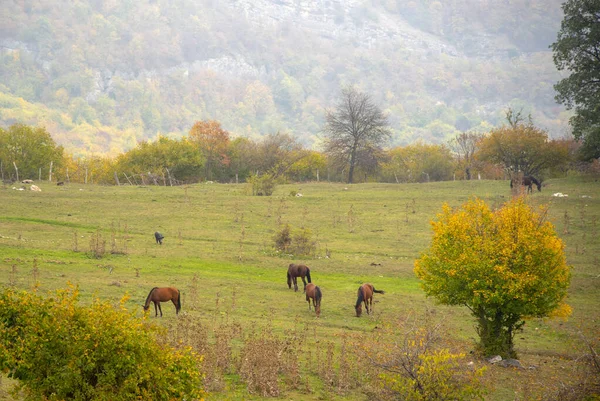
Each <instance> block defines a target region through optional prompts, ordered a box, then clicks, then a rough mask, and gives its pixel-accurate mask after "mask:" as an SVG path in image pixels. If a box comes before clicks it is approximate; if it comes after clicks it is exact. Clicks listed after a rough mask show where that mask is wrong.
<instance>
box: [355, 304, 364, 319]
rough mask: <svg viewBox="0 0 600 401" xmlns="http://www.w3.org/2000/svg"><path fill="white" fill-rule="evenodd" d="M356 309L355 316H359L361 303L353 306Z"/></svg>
mask: <svg viewBox="0 0 600 401" xmlns="http://www.w3.org/2000/svg"><path fill="white" fill-rule="evenodd" d="M354 309H355V310H356V317H360V315H362V304H358V305H356V306H355V307H354Z"/></svg>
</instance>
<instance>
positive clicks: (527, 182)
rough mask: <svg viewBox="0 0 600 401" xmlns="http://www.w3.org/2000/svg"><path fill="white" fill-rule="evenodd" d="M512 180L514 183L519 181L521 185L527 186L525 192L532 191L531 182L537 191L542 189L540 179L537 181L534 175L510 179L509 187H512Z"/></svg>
mask: <svg viewBox="0 0 600 401" xmlns="http://www.w3.org/2000/svg"><path fill="white" fill-rule="evenodd" d="M513 181H514V183H515V184H516V183H518V182H519V181H520V182H521V185H523V186H526V187H527V193H531V192H533V188H532V187H533V184H535V186H536V187H537V189H538V191H540V192H541V191H542V183H541V182H540V181H538V180H537V179H536V178H535V177H534V176H532V175H526V176H525V177H523V178H522V179H520V180H519V179H518V178H516V179H514V180H510V187H511V188H512V187H513Z"/></svg>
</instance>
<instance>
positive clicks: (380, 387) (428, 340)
mask: <svg viewBox="0 0 600 401" xmlns="http://www.w3.org/2000/svg"><path fill="white" fill-rule="evenodd" d="M447 338H448V334H447V332H446V329H445V328H444V326H443V325H442V324H441V323H435V322H433V321H432V320H431V319H430V317H429V316H424V317H422V316H418V317H416V316H415V314H414V313H409V314H407V315H406V316H405V317H403V318H401V319H398V320H396V321H388V322H382V323H381V326H380V330H378V331H377V332H375V333H374V334H373V335H372V336H371V337H369V338H364V339H363V340H362V341H361V343H360V344H357V345H356V347H355V348H356V349H357V350H358V351H357V352H358V353H359V354H360V356H361V359H362V365H363V367H364V370H363V372H362V380H363V381H364V385H365V391H366V392H367V393H370V394H371V395H372V396H373V398H377V399H383V400H397V399H401V400H406V401H434V400H483V399H484V398H483V396H484V394H485V388H484V386H483V385H482V383H481V376H482V375H483V372H484V368H479V369H477V368H475V367H470V366H469V365H468V364H467V361H466V360H465V359H466V355H465V354H464V353H462V352H457V351H455V350H454V348H455V347H454V346H453V345H452V344H449V343H448V341H447Z"/></svg>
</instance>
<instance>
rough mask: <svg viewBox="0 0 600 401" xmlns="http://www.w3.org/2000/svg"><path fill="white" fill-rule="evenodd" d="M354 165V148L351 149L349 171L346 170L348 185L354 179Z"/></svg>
mask: <svg viewBox="0 0 600 401" xmlns="http://www.w3.org/2000/svg"><path fill="white" fill-rule="evenodd" d="M355 163H356V146H354V148H353V149H352V153H351V154H350V169H349V170H348V184H352V180H353V179H354V164H355Z"/></svg>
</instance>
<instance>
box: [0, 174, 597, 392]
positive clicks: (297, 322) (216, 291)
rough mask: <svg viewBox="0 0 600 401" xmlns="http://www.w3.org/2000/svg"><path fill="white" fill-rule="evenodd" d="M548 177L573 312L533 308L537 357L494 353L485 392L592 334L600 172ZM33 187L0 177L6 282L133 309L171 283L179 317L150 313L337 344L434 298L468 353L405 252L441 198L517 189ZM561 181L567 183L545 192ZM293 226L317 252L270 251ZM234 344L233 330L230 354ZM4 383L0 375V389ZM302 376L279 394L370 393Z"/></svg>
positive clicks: (520, 387) (542, 368) (540, 201)
mask: <svg viewBox="0 0 600 401" xmlns="http://www.w3.org/2000/svg"><path fill="white" fill-rule="evenodd" d="M544 184H545V186H544V188H543V189H542V192H537V191H536V192H534V193H533V194H531V195H528V199H529V201H530V202H531V203H532V204H535V205H547V206H548V216H547V217H548V219H549V220H550V221H552V222H553V224H554V225H555V228H556V231H557V233H558V234H559V236H560V237H561V238H562V239H563V240H564V242H565V251H566V254H567V260H568V263H569V264H570V265H571V266H572V268H573V269H572V272H573V277H572V282H571V287H570V291H569V298H568V303H569V305H571V306H572V308H573V314H572V316H570V317H569V318H568V319H532V320H529V321H527V323H526V325H525V327H524V330H523V331H522V332H521V333H519V334H518V335H517V337H516V340H515V342H516V349H517V352H518V354H519V357H520V360H521V362H522V363H523V365H524V366H533V367H534V368H532V369H526V370H513V369H507V368H502V367H497V366H488V370H487V371H486V373H485V374H484V382H485V384H486V385H487V386H488V388H489V390H488V395H487V396H486V399H489V400H498V401H499V400H508V399H510V400H513V399H515V400H516V399H518V400H524V399H529V398H527V397H530V399H537V398H536V397H541V396H542V395H543V394H545V392H547V391H552V390H553V389H555V388H556V386H559V385H560V383H563V382H564V383H570V382H573V381H575V380H577V378H578V377H577V374H578V373H577V372H578V363H577V358H578V357H579V356H580V355H581V354H582V352H584V351H585V349H584V348H585V347H584V343H583V341H582V339H581V338H582V337H581V335H583V336H584V337H585V338H587V339H589V340H590V341H598V340H599V335H598V333H599V330H598V328H599V320H598V319H599V318H600V310H599V308H598V307H599V305H600V302H599V301H600V261H599V256H598V255H600V237H599V235H598V230H599V225H600V221H599V219H600V183H598V182H597V181H594V180H593V179H591V178H582V177H569V178H564V179H553V180H548V181H547V182H545V183H544ZM36 185H38V186H40V188H41V189H42V192H33V191H30V190H28V189H27V190H23V191H19V190H14V189H12V186H5V187H3V188H1V189H0V285H2V286H14V287H16V288H19V289H29V290H31V289H33V288H34V287H37V291H39V292H42V293H45V292H46V291H49V290H54V289H59V288H65V287H66V286H67V285H68V284H69V283H71V284H74V285H76V286H78V287H79V290H80V292H81V302H82V303H84V304H86V303H90V302H92V300H93V299H94V298H101V299H109V300H114V302H115V303H117V302H118V301H119V300H120V299H122V298H123V297H124V296H127V297H128V298H127V301H126V303H125V305H126V306H127V307H128V308H129V309H131V310H137V311H139V314H140V316H141V315H142V308H141V305H142V304H143V303H144V300H145V298H146V296H147V294H148V292H149V291H150V289H151V288H152V287H155V286H175V287H177V288H179V289H180V290H181V292H182V304H183V309H182V312H181V314H180V315H179V316H176V315H175V308H174V307H173V305H172V304H170V303H169V304H167V303H164V304H162V310H163V315H164V316H163V318H162V319H160V318H159V319H154V317H153V315H154V308H153V307H152V306H151V309H150V310H151V317H149V319H151V320H153V321H155V322H156V323H157V324H161V325H164V326H165V327H167V328H168V330H177V329H176V328H177V325H178V322H180V321H183V320H186V321H187V320H191V321H194V322H197V324H200V325H203V327H209V328H210V327H214V325H215V324H217V323H218V322H223V321H228V322H235V324H236V325H239V326H240V327H242V329H243V330H252V329H257V328H258V329H260V328H261V327H267V326H268V327H269V328H270V330H272V331H273V333H274V335H275V336H280V337H284V336H285V335H287V334H286V333H289V331H290V330H294V329H295V328H297V327H303V328H304V329H305V330H307V329H308V330H311V333H312V334H311V336H312V338H311V341H312V343H317V342H318V341H323V342H331V343H333V344H335V345H336V348H339V347H340V344H341V341H342V340H341V338H342V337H344V336H345V335H346V334H348V333H360V334H368V333H371V332H373V331H374V330H377V328H378V327H379V326H380V325H381V324H382V322H386V321H391V320H393V319H396V318H398V317H402V316H407V315H410V314H423V313H425V311H429V313H430V314H432V315H433V316H434V318H435V319H437V320H439V321H443V322H444V324H445V326H447V335H448V336H451V337H452V340H453V341H456V342H458V343H460V344H462V346H463V349H462V352H465V353H466V354H469V351H470V350H472V349H473V343H474V341H475V339H476V337H477V334H476V332H475V328H474V321H473V320H472V318H471V316H470V315H469V313H468V310H467V309H466V308H460V307H448V306H442V305H438V304H436V302H435V300H434V299H430V298H427V297H425V295H424V293H423V292H422V291H421V289H420V287H419V282H418V280H417V279H416V277H415V275H414V273H413V266H414V260H415V259H416V258H418V257H419V255H420V252H422V251H423V250H424V249H426V248H427V247H428V245H429V241H430V238H431V230H430V221H431V220H433V219H435V217H436V214H437V213H438V212H440V211H441V207H442V205H443V203H448V204H449V205H450V206H458V205H460V204H462V203H463V202H465V201H467V200H468V199H469V198H471V197H479V198H481V199H483V200H485V201H486V202H487V203H488V204H490V205H492V206H496V207H499V206H501V205H502V204H503V203H504V202H506V201H507V200H508V199H510V197H511V196H512V193H511V190H510V188H509V184H508V181H485V180H482V181H454V182H435V183H427V184H380V183H377V184H353V185H348V184H340V183H326V182H321V183H301V184H287V185H280V186H278V187H277V188H276V190H275V193H274V194H273V196H270V197H260V196H249V195H248V190H247V187H246V185H243V184H239V185H233V184H229V185H228V184H196V185H190V186H179V187H158V186H144V187H138V186H121V187H115V186H96V185H79V184H71V185H65V186H56V185H53V184H51V183H45V182H40V183H36ZM19 186H20V184H17V185H16V187H19ZM559 192H560V193H562V194H567V195H568V196H564V197H558V196H553V195H554V194H556V193H559ZM295 193H298V194H301V195H302V196H294V194H295ZM286 224H289V226H290V227H291V230H292V232H293V233H294V232H298V231H299V230H301V229H306V230H309V232H310V234H311V237H312V239H313V240H314V241H315V244H316V248H315V252H314V254H313V255H311V256H310V257H295V256H294V255H289V254H281V253H279V252H276V251H275V249H274V247H273V244H274V237H275V235H276V233H278V232H279V231H280V230H281V229H282V228H283V227H284V226H285V225H286ZM155 231H159V232H161V233H162V234H163V235H164V236H165V239H164V241H163V245H157V244H156V243H155V240H154V232H155ZM102 248H104V249H102ZM290 263H304V264H307V265H308V266H310V268H311V274H312V279H313V282H314V283H315V284H317V285H319V286H320V287H321V289H322V291H323V301H322V312H321V317H320V318H319V319H316V318H315V315H314V312H309V311H308V307H307V302H306V301H305V299H304V295H303V294H302V292H301V289H300V291H299V292H297V293H294V291H293V290H290V289H288V287H287V283H286V272H287V266H288V265H289V264H290ZM364 282H370V283H372V284H374V286H375V287H376V288H377V289H382V290H385V291H386V293H385V294H384V295H381V294H375V303H374V313H373V314H372V315H366V314H364V313H363V316H362V317H361V318H356V317H355V314H354V303H355V301H356V291H357V288H358V287H359V285H360V284H362V283H364ZM299 284H300V288H302V284H301V283H299ZM188 335H193V334H188ZM235 345H236V341H232V347H233V349H234V351H232V352H233V354H235ZM305 347H306V346H305ZM476 363H478V364H480V365H481V366H483V365H486V364H485V362H482V361H476ZM307 380H308V379H307ZM10 384H11V383H10V381H9V380H6V379H4V380H3V381H2V386H1V388H2V390H0V391H2V392H3V393H4V392H5V391H6V388H7V387H9V386H10ZM310 387H311V389H310V391H301V390H299V389H287V388H286V387H285V385H283V386H282V391H281V393H280V395H279V397H280V398H282V399H314V400H317V399H341V398H344V399H355V400H362V399H366V398H367V397H366V396H365V395H364V394H363V393H362V392H361V391H360V389H350V390H348V391H347V392H346V393H339V392H336V391H333V390H328V389H327V388H325V387H324V386H323V385H322V384H320V382H319V379H318V378H316V377H313V378H311V379H310ZM209 399H215V400H218V399H261V397H260V396H259V395H252V394H249V393H248V392H247V390H246V388H245V385H244V383H243V381H242V380H240V378H239V377H238V376H237V374H234V373H231V374H225V377H224V383H223V384H222V386H221V389H220V391H214V392H212V393H211V395H210V396H209Z"/></svg>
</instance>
